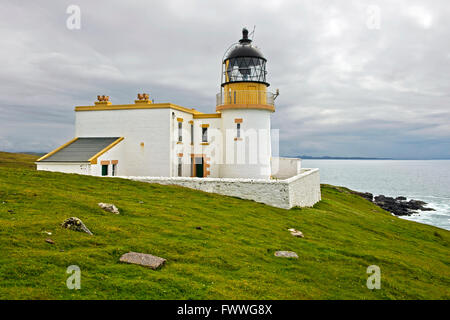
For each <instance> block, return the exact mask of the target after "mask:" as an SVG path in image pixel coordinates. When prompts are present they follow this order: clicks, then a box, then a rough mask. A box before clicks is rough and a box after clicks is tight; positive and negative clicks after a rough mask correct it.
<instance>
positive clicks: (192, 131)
mask: <svg viewBox="0 0 450 320" xmlns="http://www.w3.org/2000/svg"><path fill="white" fill-rule="evenodd" d="M191 144H194V124H193V123H191Z"/></svg>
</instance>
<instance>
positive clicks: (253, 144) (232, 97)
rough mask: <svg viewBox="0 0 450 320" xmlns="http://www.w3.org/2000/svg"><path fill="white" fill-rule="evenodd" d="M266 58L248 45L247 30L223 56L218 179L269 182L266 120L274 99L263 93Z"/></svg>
mask: <svg viewBox="0 0 450 320" xmlns="http://www.w3.org/2000/svg"><path fill="white" fill-rule="evenodd" d="M266 62H267V60H266V58H265V57H264V56H263V54H262V53H261V51H260V50H259V49H257V48H256V47H255V46H253V45H252V40H251V39H249V38H248V30H247V29H245V28H244V29H243V30H242V39H241V40H239V43H238V44H236V45H235V46H234V47H232V48H231V49H230V50H229V52H227V53H226V55H225V59H224V60H223V73H222V84H221V92H220V93H219V94H218V95H217V107H216V111H217V112H220V113H221V119H222V126H221V128H222V133H223V136H224V142H225V143H224V153H223V154H224V164H223V165H222V166H221V176H225V177H233V178H254V179H269V178H270V176H271V167H270V162H271V135H270V116H271V114H272V112H274V111H275V106H274V98H275V95H274V94H273V93H271V92H268V91H267V87H269V83H268V82H267V81H266V75H267V71H266Z"/></svg>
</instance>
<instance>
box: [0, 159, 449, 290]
mask: <svg viewBox="0 0 450 320" xmlns="http://www.w3.org/2000/svg"><path fill="white" fill-rule="evenodd" d="M0 157H1V158H0V166H1V167H0V248H1V254H0V298H1V299H449V298H450V289H449V288H450V250H449V244H450V233H449V232H448V231H445V230H442V229H438V228H435V227H432V226H427V225H422V224H418V223H414V222H410V221H406V220H401V219H398V218H396V217H393V216H391V215H390V214H389V213H387V212H385V211H383V210H381V209H380V208H378V207H376V206H374V205H373V204H371V203H370V202H368V201H366V200H364V199H362V198H360V197H358V196H356V195H353V194H351V193H349V192H348V189H345V188H340V187H334V186H329V185H324V186H322V197H323V200H322V201H321V202H320V203H319V204H317V205H316V206H315V207H314V208H308V209H298V208H297V209H292V210H283V209H278V208H272V207H269V206H266V205H263V204H259V203H255V202H252V201H247V200H240V199H237V198H231V197H225V196H220V195H215V194H208V193H204V192H200V191H193V190H190V189H185V188H181V187H176V186H161V185H152V184H146V183H139V182H133V181H127V180H123V179H112V178H96V177H89V176H79V175H71V174H61V173H50V172H37V171H35V170H31V169H29V167H32V165H31V163H30V162H28V163H23V161H22V160H23V159H24V158H23V157H24V156H22V155H20V156H19V155H8V154H6V155H5V154H4V153H2V154H0ZM11 157H12V158H11ZM14 157H17V159H22V160H21V162H22V163H23V166H24V168H19V166H18V165H16V164H11V161H10V160H7V159H13V158H14ZM27 158H28V157H27ZM33 160H34V159H33V158H30V161H33ZM25 162H26V161H25ZM12 167H14V168H12ZM98 202H112V203H115V204H116V205H117V206H118V207H119V209H120V210H121V214H120V215H113V214H110V213H107V212H104V211H102V210H101V209H100V208H98V206H97V203H98ZM72 216H76V217H78V218H80V219H82V220H83V222H84V223H85V224H86V226H87V227H88V228H89V229H90V230H91V231H92V232H93V233H94V236H89V235H87V234H84V233H79V232H74V231H70V230H66V229H62V228H61V227H60V224H61V223H62V221H63V220H64V219H66V218H68V217H72ZM199 226H200V227H201V230H198V229H197V228H196V227H199ZM288 228H296V229H298V230H301V231H302V232H303V233H304V235H305V238H303V239H300V238H294V237H292V236H291V235H290V233H289V232H288V231H287V229H288ZM46 232H51V233H52V235H48V234H47V233H46ZM46 238H51V239H52V240H54V241H55V244H53V245H52V244H49V243H46V242H45V239H46ZM276 250H291V251H295V252H297V253H298V255H299V259H283V258H277V257H274V255H273V254H274V251H276ZM128 251H137V252H145V253H151V254H154V255H157V256H160V257H164V258H166V259H167V263H166V266H165V267H163V268H162V269H160V270H157V271H153V270H150V269H146V268H144V267H141V266H136V265H129V264H122V263H120V262H119V257H120V256H121V255H122V254H123V253H126V252H128ZM74 264H75V265H78V266H79V267H80V268H81V290H76V291H75V290H69V289H67V287H66V279H67V277H68V276H69V275H68V274H66V268H67V267H68V266H69V265H74ZM369 265H378V266H379V267H380V268H381V289H380V290H369V289H367V287H366V279H367V276H368V275H367V274H366V268H367V267H368V266H369Z"/></svg>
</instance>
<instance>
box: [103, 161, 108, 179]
mask: <svg viewBox="0 0 450 320" xmlns="http://www.w3.org/2000/svg"><path fill="white" fill-rule="evenodd" d="M107 175H108V165H107V164H103V165H102V176H107Z"/></svg>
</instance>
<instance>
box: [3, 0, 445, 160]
mask: <svg viewBox="0 0 450 320" xmlns="http://www.w3.org/2000/svg"><path fill="white" fill-rule="evenodd" d="M70 4H73V3H72V1H57V2H56V1H39V3H37V2H29V3H23V2H17V1H12V0H11V1H2V3H1V4H0V45H1V48H2V50H1V51H0V68H1V70H2V72H0V83H1V86H0V149H3V150H10V151H23V150H28V151H47V150H49V149H51V148H54V147H56V146H58V145H59V144H61V143H63V142H65V141H66V140H68V139H70V138H71V137H72V135H73V130H74V128H73V119H74V115H73V107H74V106H76V105H89V104H92V103H93V101H94V99H95V97H96V95H97V94H107V95H110V96H111V99H112V100H113V102H114V103H130V102H131V101H133V100H134V97H135V94H136V93H137V92H140V91H147V92H150V94H151V96H152V98H154V99H156V100H157V101H161V102H162V101H170V102H173V103H176V104H180V105H183V106H186V107H195V108H197V109H199V110H201V111H204V112H213V111H214V109H215V94H216V93H217V92H218V91H219V90H220V89H219V82H220V71H221V64H220V60H221V58H222V56H223V54H224V51H225V50H226V48H227V47H228V46H229V45H230V44H232V43H233V42H234V41H236V40H238V38H239V36H240V29H241V27H242V26H247V27H249V28H250V29H252V28H253V25H256V33H255V43H256V44H257V45H259V46H260V47H261V49H262V51H263V52H264V54H265V55H266V57H267V58H268V61H269V62H268V68H269V72H270V73H269V81H270V82H271V84H272V86H271V87H270V88H271V90H274V89H275V88H279V89H280V91H281V95H280V97H279V98H278V99H277V112H275V113H274V115H273V128H279V129H280V153H281V154H284V155H300V154H310V155H325V154H327V155H336V156H349V155H354V156H380V157H402V158H405V157H406V158H420V157H427V158H428V157H450V148H449V147H450V145H449V141H450V126H448V123H450V112H449V110H448V104H449V87H450V81H449V77H450V76H449V74H450V63H449V59H450V50H449V49H450V44H449V42H448V39H449V38H450V37H449V36H450V21H448V18H447V17H448V16H449V13H450V12H449V11H450V9H449V7H448V5H447V3H446V1H445V0H440V1H439V0H437V1H433V2H431V1H424V0H423V1H406V0H405V1H395V2H394V1H387V0H384V1H345V2H344V1H339V2H336V1H325V0H323V1H321V0H319V1H317V0H314V1H257V0H255V1H250V0H249V1H234V0H231V1H227V2H218V1H186V0H183V1H127V2H123V1H108V2H107V3H106V2H94V1H87V0H81V1H77V3H76V4H78V5H79V6H80V8H81V14H82V20H81V21H82V25H81V30H74V31H71V30H68V29H67V28H66V19H67V17H68V15H67V14H66V8H67V7H68V6H69V5H70ZM369 5H377V6H379V8H380V9H381V26H380V29H379V30H370V29H368V28H367V26H366V20H367V7H368V6H369Z"/></svg>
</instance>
